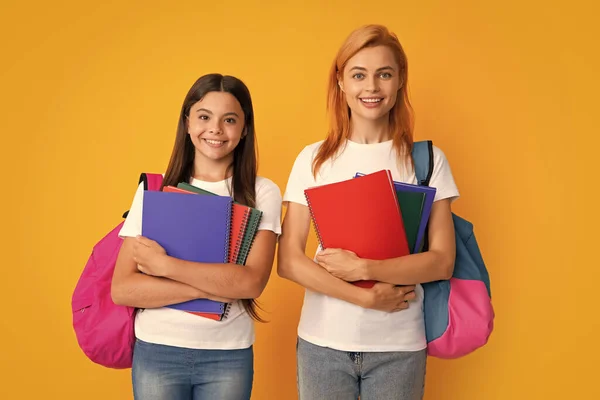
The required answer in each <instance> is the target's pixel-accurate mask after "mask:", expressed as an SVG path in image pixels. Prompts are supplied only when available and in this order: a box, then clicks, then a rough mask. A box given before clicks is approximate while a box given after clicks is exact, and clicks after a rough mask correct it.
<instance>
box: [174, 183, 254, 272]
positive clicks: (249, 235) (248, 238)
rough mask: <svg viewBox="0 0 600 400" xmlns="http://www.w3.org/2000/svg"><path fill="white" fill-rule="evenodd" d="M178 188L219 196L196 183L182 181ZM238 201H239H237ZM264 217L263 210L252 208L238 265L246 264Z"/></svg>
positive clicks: (237, 261)
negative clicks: (197, 185)
mask: <svg viewBox="0 0 600 400" xmlns="http://www.w3.org/2000/svg"><path fill="white" fill-rule="evenodd" d="M177 187H178V188H180V189H184V190H188V191H190V192H194V193H199V194H208V195H213V196H217V194H215V193H213V192H209V191H208V190H204V189H200V188H199V187H196V186H194V185H191V184H189V183H185V182H181V183H179V184H178V185H177ZM236 203H237V202H236ZM261 218H262V211H260V210H258V209H256V208H250V218H249V220H248V225H247V226H246V231H245V232H244V238H243V239H242V244H241V246H240V249H239V252H238V256H237V259H236V261H235V263H236V264H238V265H245V264H246V260H247V258H248V254H249V253H250V248H251V247H252V244H253V243H254V238H255V237H256V232H257V230H258V225H259V224H260V220H261Z"/></svg>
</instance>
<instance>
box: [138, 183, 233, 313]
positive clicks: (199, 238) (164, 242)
mask: <svg viewBox="0 0 600 400" xmlns="http://www.w3.org/2000/svg"><path fill="white" fill-rule="evenodd" d="M231 204H232V199H231V198H230V197H228V196H190V195H189V194H184V193H170V192H153V191H145V192H144V204H143V208H142V210H143V212H142V235H143V236H146V237H147V238H149V239H152V240H155V241H156V242H158V243H159V244H160V245H161V246H162V247H163V248H164V249H165V251H166V252H167V254H168V255H170V256H172V257H176V258H179V259H182V260H187V261H195V262H202V263H226V262H227V258H228V251H229V231H230V222H231ZM167 307H169V308H174V309H177V310H182V311H193V312H206V313H223V312H225V310H226V307H227V304H226V303H221V302H218V301H213V300H209V299H195V300H190V301H186V302H183V303H178V304H173V305H169V306H167Z"/></svg>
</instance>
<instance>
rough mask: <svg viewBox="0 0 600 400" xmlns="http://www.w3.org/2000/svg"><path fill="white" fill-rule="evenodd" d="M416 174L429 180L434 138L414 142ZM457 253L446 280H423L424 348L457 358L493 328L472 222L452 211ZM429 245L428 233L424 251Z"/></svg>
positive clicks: (423, 180)
mask: <svg viewBox="0 0 600 400" xmlns="http://www.w3.org/2000/svg"><path fill="white" fill-rule="evenodd" d="M413 159H414V162H415V174H416V176H417V181H418V184H419V185H422V186H429V183H430V182H429V181H430V180H431V175H432V174H433V167H434V165H433V163H434V160H433V143H432V142H431V141H422V142H415V143H414V147H413ZM452 220H453V222H454V230H455V234H456V259H455V262H454V272H453V274H452V278H451V279H450V280H444V281H437V282H428V283H424V284H422V287H423V291H424V293H425V299H424V304H423V308H424V313H425V333H426V337H427V352H428V354H429V355H430V356H433V357H438V358H457V357H462V356H464V355H467V354H469V353H471V352H472V351H474V350H476V349H478V348H479V347H482V346H483V345H485V344H486V343H487V341H488V338H489V336H490V334H491V333H492V330H493V329H494V309H493V307H492V301H491V297H492V293H491V289H490V277H489V274H488V271H487V269H486V267H485V263H484V261H483V257H482V256H481V251H480V250H479V245H478V244H477V240H476V239H475V234H474V233H473V224H471V223H470V222H469V221H467V220H465V219H463V218H461V217H459V216H458V215H456V214H454V213H452ZM426 250H427V234H425V245H424V249H423V251H426Z"/></svg>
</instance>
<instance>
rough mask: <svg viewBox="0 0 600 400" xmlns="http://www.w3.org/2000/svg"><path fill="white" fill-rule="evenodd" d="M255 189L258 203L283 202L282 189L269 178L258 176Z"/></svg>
mask: <svg viewBox="0 0 600 400" xmlns="http://www.w3.org/2000/svg"><path fill="white" fill-rule="evenodd" d="M255 187H256V202H257V203H262V202H263V201H264V200H265V199H271V200H279V202H281V189H280V188H279V186H277V184H276V183H275V182H273V181H272V180H270V179H269V178H265V177H263V176H257V177H256V186H255Z"/></svg>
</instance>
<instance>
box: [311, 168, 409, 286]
mask: <svg viewBox="0 0 600 400" xmlns="http://www.w3.org/2000/svg"><path fill="white" fill-rule="evenodd" d="M304 194H305V196H306V201H307V202H308V206H309V209H310V213H311V216H312V220H313V223H314V226H315V231H316V232H317V237H318V239H319V242H320V244H321V247H322V248H323V249H327V248H339V249H345V250H349V251H352V252H354V253H356V255H357V256H358V257H360V258H366V259H371V260H385V259H389V258H396V257H402V256H405V255H408V254H410V251H409V248H408V241H407V239H406V232H405V231H404V223H403V221H402V214H401V212H400V207H399V205H398V200H397V197H396V190H395V188H394V184H393V180H392V176H391V173H390V171H388V170H382V171H378V172H375V173H372V174H369V175H364V176H360V177H358V178H354V179H348V180H346V181H341V182H336V183H331V184H327V185H322V186H317V187H312V188H309V189H306V190H305V191H304ZM353 283H354V284H355V285H357V286H360V287H364V288H371V287H373V285H374V284H375V282H374V281H357V282H353Z"/></svg>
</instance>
